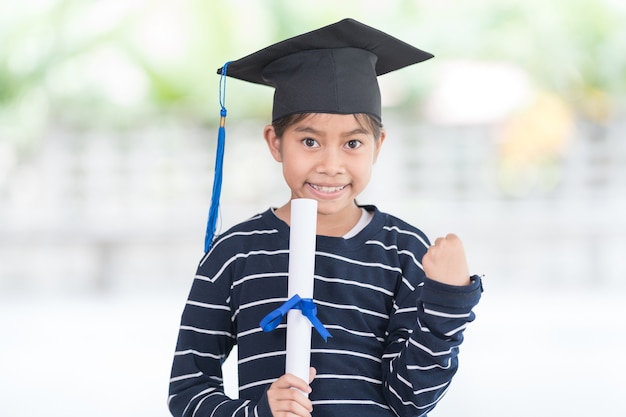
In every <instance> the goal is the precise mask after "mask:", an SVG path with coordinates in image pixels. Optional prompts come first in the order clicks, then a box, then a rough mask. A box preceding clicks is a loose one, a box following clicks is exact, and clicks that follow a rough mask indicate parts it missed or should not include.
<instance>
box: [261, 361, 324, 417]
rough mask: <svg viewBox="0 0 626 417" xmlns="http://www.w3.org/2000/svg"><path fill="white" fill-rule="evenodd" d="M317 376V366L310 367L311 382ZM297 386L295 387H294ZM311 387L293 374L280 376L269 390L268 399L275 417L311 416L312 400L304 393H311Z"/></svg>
mask: <svg viewBox="0 0 626 417" xmlns="http://www.w3.org/2000/svg"><path fill="white" fill-rule="evenodd" d="M314 378H315V368H310V369H309V383H311V381H313V379H314ZM294 388H295V389H294ZM310 392H311V387H310V386H309V385H308V384H307V383H306V382H305V381H304V380H302V379H300V378H298V377H297V376H295V375H292V374H285V375H283V376H281V377H280V378H278V379H277V380H276V381H275V382H274V383H273V384H272V385H271V386H270V388H269V389H268V390H267V401H268V403H269V406H270V410H272V415H273V416H274V417H281V416H293V415H296V416H301V417H310V416H311V411H313V405H312V404H311V400H309V399H308V397H307V396H306V395H304V394H303V393H306V394H308V393H310Z"/></svg>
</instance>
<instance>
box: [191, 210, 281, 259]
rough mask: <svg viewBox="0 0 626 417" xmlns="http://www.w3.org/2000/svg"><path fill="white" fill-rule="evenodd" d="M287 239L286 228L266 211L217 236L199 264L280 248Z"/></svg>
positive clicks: (269, 211) (272, 214) (270, 212)
mask: <svg viewBox="0 0 626 417" xmlns="http://www.w3.org/2000/svg"><path fill="white" fill-rule="evenodd" d="M288 237H289V228H288V226H287V225H286V224H285V223H283V222H282V221H280V220H279V219H278V218H277V217H276V216H275V215H274V213H272V211H271V209H268V210H266V211H264V212H262V213H258V214H255V215H254V216H252V217H250V218H248V219H247V220H244V221H243V222H241V223H238V224H236V225H234V226H232V227H231V228H230V229H228V230H227V231H225V232H224V233H222V234H220V235H219V236H217V237H216V238H215V240H214V241H213V244H212V245H211V249H210V250H209V252H208V253H206V254H205V255H204V257H203V259H202V261H201V262H200V264H203V263H204V262H205V261H206V260H207V259H209V258H229V257H232V256H233V255H235V254H238V253H245V252H249V251H251V250H255V249H257V250H258V249H264V250H272V249H276V248H282V247H284V246H285V245H286V244H287V243H288Z"/></svg>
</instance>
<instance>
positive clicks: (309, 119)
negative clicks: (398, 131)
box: [290, 113, 374, 134]
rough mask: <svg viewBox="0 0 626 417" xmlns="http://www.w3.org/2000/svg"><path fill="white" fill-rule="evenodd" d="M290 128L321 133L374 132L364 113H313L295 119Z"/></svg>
mask: <svg viewBox="0 0 626 417" xmlns="http://www.w3.org/2000/svg"><path fill="white" fill-rule="evenodd" d="M290 128H291V129H293V130H295V131H311V132H312V131H315V132H319V133H326V132H333V133H345V134H354V133H363V134H374V132H373V131H372V129H371V127H370V123H369V120H368V118H367V116H365V115H362V114H333V113H311V114H308V115H306V116H304V117H302V118H300V119H298V120H297V121H295V122H294V123H293V124H292V125H291V126H290Z"/></svg>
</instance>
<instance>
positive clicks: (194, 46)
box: [0, 0, 626, 149]
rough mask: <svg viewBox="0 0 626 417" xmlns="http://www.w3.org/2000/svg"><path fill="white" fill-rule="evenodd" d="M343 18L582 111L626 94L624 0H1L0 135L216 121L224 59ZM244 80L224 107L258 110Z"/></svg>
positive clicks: (610, 104) (421, 85)
mask: <svg viewBox="0 0 626 417" xmlns="http://www.w3.org/2000/svg"><path fill="white" fill-rule="evenodd" d="M348 16H350V17H354V18H356V19H357V20H361V21H363V22H364V23H366V24H370V25H372V26H375V27H377V28H380V29H382V30H385V31H389V32H391V33H393V34H394V35H396V36H397V37H399V38H402V39H406V40H407V41H409V42H412V43H415V44H416V45H417V46H419V47H423V48H424V49H426V50H428V51H432V52H434V53H435V55H436V56H437V57H438V60H435V61H439V62H444V61H445V60H447V59H459V58H461V59H474V60H487V61H507V62H510V63H513V64H515V65H517V66H519V67H521V68H523V69H524V70H525V71H526V72H527V73H528V74H529V75H530V76H531V78H532V80H533V82H534V83H535V84H536V85H537V86H538V88H540V89H544V90H547V91H552V92H555V93H557V94H559V95H560V96H562V97H563V98H565V100H566V101H568V102H569V103H570V104H571V106H572V107H573V108H574V109H576V110H578V111H579V113H580V114H583V115H587V116H589V117H591V118H602V117H606V116H607V114H606V113H610V112H611V111H613V109H614V107H615V103H619V102H620V100H621V99H622V98H623V96H624V95H625V92H626V76H625V74H626V54H623V53H622V52H623V51H624V50H626V29H625V28H624V25H623V22H625V21H626V6H624V3H623V2H621V1H619V0H597V1H592V0H552V1H549V2H545V1H541V0H526V1H524V2H510V1H505V0H468V1H464V2H457V1H451V0H440V1H436V2H433V1H410V0H403V1H401V0H398V1H390V2H380V1H373V0H363V1H355V0H349V1H342V2H338V1H330V0H320V1H317V2H313V3H305V2H293V1H287V0H275V1H272V0H264V1H255V2H248V1H244V0H234V1H230V2H213V1H203V0H183V1H180V2H172V1H166V0H160V1H159V0H128V1H122V0H108V1H93V0H47V1H37V0H23V1H20V2H2V4H1V5H0V126H2V127H1V128H0V138H1V140H3V141H4V140H11V141H13V142H14V143H15V145H16V146H17V147H24V148H25V149H26V148H29V147H30V146H31V145H32V144H33V143H35V142H36V141H37V139H36V138H37V137H38V135H39V134H40V133H41V132H42V131H43V130H45V129H47V128H48V127H50V126H61V127H67V128H71V129H91V128H94V127H106V128H107V129H124V128H132V127H136V126H141V125H145V124H150V123H154V121H155V120H156V119H157V118H158V119H160V120H162V119H163V118H166V119H170V118H171V119H173V120H183V121H186V122H191V123H199V124H213V123H215V121H216V119H217V111H218V109H219V106H218V103H217V86H218V77H217V76H216V75H215V70H216V68H217V67H219V66H221V64H222V63H223V62H225V61H227V60H231V59H236V58H239V57H241V56H243V55H246V54H248V53H250V52H253V51H255V50H257V49H259V48H261V47H263V46H265V45H267V44H269V43H271V42H274V41H277V40H279V39H282V38H284V37H287V36H291V35H295V34H298V33H301V32H303V31H307V30H311V29H314V28H316V27H319V26H321V25H324V24H328V23H332V22H334V21H337V20H339V19H341V18H343V17H348ZM437 65H438V64H437V63H434V64H432V65H430V64H429V65H428V66H425V68H424V69H421V68H420V72H419V74H420V79H419V80H415V79H411V80H410V82H406V83H405V87H404V88H405V89H407V93H408V94H407V95H406V100H409V101H410V103H401V104H402V106H398V107H399V108H406V107H407V105H408V107H411V106H416V105H417V104H418V103H419V100H417V99H416V97H421V96H423V94H422V93H423V92H424V91H427V90H428V88H429V80H430V79H431V78H432V77H433V74H434V73H435V72H436V71H437V69H438V67H437ZM409 76H412V77H415V73H412V74H410V75H409V74H400V75H399V77H400V78H399V79H404V78H402V77H405V78H406V77H409ZM407 81H408V80H407ZM240 84H245V83H229V87H228V88H229V96H228V100H229V103H231V104H234V106H235V107H236V108H237V112H236V114H234V115H233V117H234V118H237V117H266V115H267V112H268V106H269V103H270V100H266V99H260V97H263V98H265V97H267V98H269V97H271V91H269V90H270V89H268V88H265V87H257V86H254V87H250V86H245V87H242V86H241V85H240ZM598 109H600V110H598Z"/></svg>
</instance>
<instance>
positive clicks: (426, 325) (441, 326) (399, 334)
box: [383, 276, 482, 416]
mask: <svg viewBox="0 0 626 417" xmlns="http://www.w3.org/2000/svg"><path fill="white" fill-rule="evenodd" d="M405 287H408V289H406V290H404V291H403V294H399V296H398V298H397V300H396V303H397V306H396V309H395V313H394V315H393V317H392V318H391V320H390V327H389V329H390V330H389V332H390V333H389V341H390V343H389V344H388V347H387V351H386V352H385V356H384V357H383V377H384V384H385V395H386V397H387V401H388V403H389V406H390V407H391V408H392V409H393V410H394V412H395V413H396V414H397V415H398V416H423V415H426V413H428V412H429V411H430V410H432V409H433V408H434V407H435V405H436V404H437V402H438V401H439V400H440V399H441V398H442V397H443V396H444V395H445V393H446V392H447V390H448V388H449V386H450V382H451V380H452V377H453V376H454V374H455V373H456V371H457V368H458V353H459V346H460V345H461V343H462V341H463V330H464V329H465V328H466V326H467V325H468V324H469V323H470V322H471V321H473V320H474V318H475V315H474V313H473V312H472V308H473V307H474V306H475V305H476V304H477V303H478V301H479V299H480V296H481V293H482V283H481V279H480V277H478V276H473V277H472V279H471V283H470V285H467V286H451V285H447V284H442V283H439V282H437V281H433V280H430V279H428V278H425V279H424V281H423V282H422V283H420V284H419V285H418V287H417V288H414V289H413V290H410V285H405ZM416 300H417V304H416ZM411 312H412V314H411Z"/></svg>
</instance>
